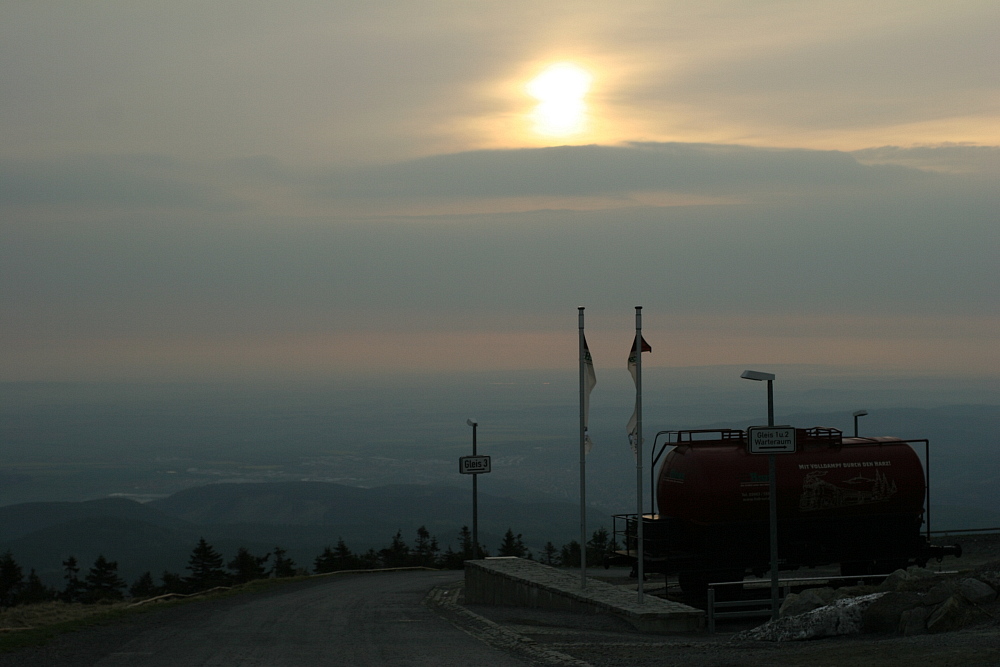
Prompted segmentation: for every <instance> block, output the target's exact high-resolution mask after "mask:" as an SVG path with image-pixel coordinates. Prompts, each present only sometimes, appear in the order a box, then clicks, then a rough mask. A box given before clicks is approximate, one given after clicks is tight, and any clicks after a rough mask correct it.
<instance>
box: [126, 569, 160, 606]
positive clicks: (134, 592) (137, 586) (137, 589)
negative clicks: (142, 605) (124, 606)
mask: <svg viewBox="0 0 1000 667" xmlns="http://www.w3.org/2000/svg"><path fill="white" fill-rule="evenodd" d="M159 592H160V591H159V589H157V587H156V584H155V583H153V573H152V572H150V571H149V570H147V571H146V572H145V573H143V574H142V575H141V576H140V577H139V578H138V579H136V580H135V581H134V582H133V583H132V585H131V586H129V589H128V594H129V595H130V596H132V597H134V598H138V599H140V600H141V599H144V598H151V597H156V594H157V593H159Z"/></svg>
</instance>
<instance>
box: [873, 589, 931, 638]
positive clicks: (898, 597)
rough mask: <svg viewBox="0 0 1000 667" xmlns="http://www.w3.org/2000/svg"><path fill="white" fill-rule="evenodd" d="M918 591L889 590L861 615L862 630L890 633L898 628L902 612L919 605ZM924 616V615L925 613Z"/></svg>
mask: <svg viewBox="0 0 1000 667" xmlns="http://www.w3.org/2000/svg"><path fill="white" fill-rule="evenodd" d="M920 598H921V596H920V594H919V593H913V592H899V591H889V592H887V593H886V594H885V595H883V596H882V597H880V598H879V599H878V600H876V601H875V602H873V603H872V604H871V605H870V606H869V607H868V608H867V609H865V611H864V613H863V614H862V616H861V620H862V628H863V631H864V632H882V633H892V632H897V631H898V630H899V626H900V621H901V619H902V615H903V612H906V611H909V610H911V609H914V608H916V607H919V606H920V602H921V600H920ZM925 617H926V615H925Z"/></svg>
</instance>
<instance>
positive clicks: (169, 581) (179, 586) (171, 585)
mask: <svg viewBox="0 0 1000 667" xmlns="http://www.w3.org/2000/svg"><path fill="white" fill-rule="evenodd" d="M160 582H161V583H160V593H161V594H166V593H183V592H185V586H184V580H183V579H181V575H179V574H177V573H176V572H170V571H169V570H164V571H163V574H162V575H160Z"/></svg>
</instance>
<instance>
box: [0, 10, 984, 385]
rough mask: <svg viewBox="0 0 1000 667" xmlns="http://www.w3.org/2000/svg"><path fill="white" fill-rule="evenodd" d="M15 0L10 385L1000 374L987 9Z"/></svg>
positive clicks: (4, 186)
mask: <svg viewBox="0 0 1000 667" xmlns="http://www.w3.org/2000/svg"><path fill="white" fill-rule="evenodd" d="M0 16H2V20H0V62H3V63H4V66H3V67H2V68H0V314H2V316H0V343H2V346H3V350H4V354H3V355H0V381H35V380H46V381H48V380H143V381H146V380H191V379H194V380H210V379H241V380H242V379H266V378H295V377H302V378H309V377H335V376H337V375H338V374H351V373H355V374H357V373H375V374H392V373H395V372H415V373H421V372H429V371H449V372H450V371H472V370H475V371H480V370H487V371H488V370H496V371H498V372H502V371H514V370H519V369H545V368H552V369H567V368H568V369H572V368H575V366H576V363H577V325H578V318H577V315H578V310H577V308H578V307H580V306H584V307H586V310H585V317H586V327H587V337H588V341H589V342H590V348H591V350H592V352H593V354H594V360H595V364H596V365H597V366H598V367H622V368H624V365H625V360H626V357H627V348H628V346H629V345H630V343H631V341H632V337H633V335H634V332H635V327H636V317H635V314H636V311H635V306H642V308H643V309H642V327H643V333H644V337H645V338H646V340H647V341H649V343H650V345H651V346H652V348H653V352H652V353H651V354H649V355H647V356H646V357H645V358H644V363H645V364H647V365H652V366H660V367H677V366H698V365H716V364H746V365H747V367H754V366H757V367H761V368H764V367H765V366H766V365H768V364H820V365H823V364H829V365H831V367H832V366H851V367H856V368H863V369H867V370H869V371H872V372H887V373H888V372H892V373H913V374H920V373H925V374H935V373H937V374H951V375H958V376H968V377H980V378H981V377H996V376H1000V354H998V353H997V350H998V349H1000V309H998V305H1000V272H998V269H997V266H998V264H1000V262H998V261H997V259H998V255H1000V252H998V251H1000V233H998V224H997V222H998V213H997V212H998V211H1000V206H998V204H1000V188H998V187H997V186H998V181H1000V77H998V75H997V63H998V62H1000V4H998V3H996V2H995V1H994V0H948V1H947V2H945V1H928V0H899V1H896V0H865V1H863V2H862V1H857V2H855V1H853V0H838V1H837V2H832V1H825V0H820V1H817V2H799V1H777V0H776V1H768V0H755V1H754V2H745V1H742V0H741V1H736V0H731V1H730V0H707V1H705V2H697V3H694V2H687V1H680V0H655V1H643V0H635V1H633V2H629V3H624V4H623V3H607V2H588V1H585V0H574V1H573V2H560V1H557V0H554V1H545V2H538V1H537V0H535V1H532V2H525V1H522V0H504V2H493V1H492V0H484V1H482V2H476V3H468V2H455V1H449V0H407V1H406V2H401V1H399V0H394V1H387V0H369V1H366V2H363V3H362V2H347V1H343V0H322V1H319V0H317V1H314V2H311V1H305V0H289V1H287V2H282V3H274V2H251V1H247V0H240V1H239V2H235V1H227V0H219V1H216V2H211V3H205V2H200V1H185V0H175V1H172V2H161V1H159V0H157V1H151V0H127V1H116V0H106V1H102V2H77V1H72V2H70V1H62V2H60V1H44V0H43V1H37V2H35V1H33V2H21V1H17V0H7V1H5V2H3V3H0Z"/></svg>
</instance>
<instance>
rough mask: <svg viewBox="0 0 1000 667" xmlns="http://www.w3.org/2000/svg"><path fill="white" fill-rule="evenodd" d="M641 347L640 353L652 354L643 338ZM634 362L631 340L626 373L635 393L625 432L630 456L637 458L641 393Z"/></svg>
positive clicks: (633, 347)
mask: <svg viewBox="0 0 1000 667" xmlns="http://www.w3.org/2000/svg"><path fill="white" fill-rule="evenodd" d="M641 345H642V351H643V352H652V351H653V348H651V347H650V346H649V343H647V342H646V339H645V338H642V339H641ZM636 361H637V360H636V358H635V339H634V338H633V339H632V349H631V350H629V353H628V372H629V373H630V374H631V375H632V382H633V383H634V384H635V392H636V393H635V409H634V410H632V418H631V419H629V420H628V426H627V427H626V430H627V431H628V444H629V446H631V447H632V455H633V456H638V455H639V454H638V448H637V445H638V440H639V434H638V433H637V431H638V426H639V392H640V391H641V389H640V388H639V380H638V379H637V378H636V368H635V367H636Z"/></svg>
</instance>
